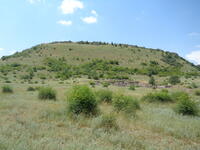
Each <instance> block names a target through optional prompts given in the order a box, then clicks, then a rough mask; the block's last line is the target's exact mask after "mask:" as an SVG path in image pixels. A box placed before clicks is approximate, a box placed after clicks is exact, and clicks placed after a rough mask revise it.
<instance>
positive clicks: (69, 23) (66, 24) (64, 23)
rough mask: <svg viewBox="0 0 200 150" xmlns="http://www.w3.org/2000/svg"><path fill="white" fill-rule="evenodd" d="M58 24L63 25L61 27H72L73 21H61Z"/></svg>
mask: <svg viewBox="0 0 200 150" xmlns="http://www.w3.org/2000/svg"><path fill="white" fill-rule="evenodd" d="M57 23H58V24H61V25H64V26H70V25H72V21H71V20H68V21H66V20H60V21H58V22H57Z"/></svg>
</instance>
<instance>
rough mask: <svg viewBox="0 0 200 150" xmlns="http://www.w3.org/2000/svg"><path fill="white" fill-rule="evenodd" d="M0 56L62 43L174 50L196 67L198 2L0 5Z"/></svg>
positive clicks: (78, 0) (63, 0)
mask: <svg viewBox="0 0 200 150" xmlns="http://www.w3.org/2000/svg"><path fill="white" fill-rule="evenodd" d="M0 3H1V4H0V19H1V22H0V56H3V55H9V54H11V53H14V52H15V51H21V50H23V49H26V48H29V47H32V46H34V45H36V44H40V43H47V42H52V41H63V40H72V41H79V40H88V41H105V42H116V43H127V44H133V45H139V46H145V47H150V48H160V49H163V50H168V51H173V52H176V53H178V54H179V55H181V56H183V57H185V58H187V59H188V60H191V61H192V62H194V63H199V64H200V9H199V8H200V0H12V1H10V0H1V2H0Z"/></svg>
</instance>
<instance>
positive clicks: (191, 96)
mask: <svg viewBox="0 0 200 150" xmlns="http://www.w3.org/2000/svg"><path fill="white" fill-rule="evenodd" d="M199 74H200V72H199V69H197V67H196V66H195V65H193V64H191V63H189V62H187V61H186V60H184V59H183V58H181V57H179V56H178V55H177V54H174V53H170V52H165V51H162V50H159V49H157V50H154V49H148V48H144V47H138V46H131V45H126V44H115V43H111V44H109V43H104V42H84V41H80V42H76V43H74V42H71V41H67V42H53V43H49V44H41V45H38V46H35V47H32V48H30V49H28V50H25V51H23V52H18V53H15V54H14V55H11V56H6V57H2V59H1V60H0V84H1V85H2V86H1V87H3V88H2V92H0V125H1V130H0V135H1V136H0V149H2V150H4V149H5V150H13V149H16V150H18V149H19V150H21V149H28V150H35V149H37V150H54V149H91V150H116V149H120V150H132V149H138V150H143V149H147V150H150V149H161V150H162V149H181V150H182V149H183V150H188V149H194V150H195V149H199V147H200V142H199V141H200V138H199V135H200V126H199V124H200V119H199V115H200V114H199V109H200V107H199V106H200V105H199V104H200V101H199V95H200V94H199V93H200V92H199V89H198V87H199V86H200V78H199ZM3 85H5V86H3ZM87 85H88V86H87ZM51 87H53V88H51ZM13 89H14V92H13ZM12 92H13V94H5V93H12ZM38 99H40V100H38Z"/></svg>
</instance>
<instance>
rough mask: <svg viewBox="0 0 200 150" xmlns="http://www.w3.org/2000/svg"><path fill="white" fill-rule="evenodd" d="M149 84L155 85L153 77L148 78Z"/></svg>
mask: <svg viewBox="0 0 200 150" xmlns="http://www.w3.org/2000/svg"><path fill="white" fill-rule="evenodd" d="M149 84H150V85H151V86H155V85H156V81H155V79H154V77H153V76H151V77H150V79H149Z"/></svg>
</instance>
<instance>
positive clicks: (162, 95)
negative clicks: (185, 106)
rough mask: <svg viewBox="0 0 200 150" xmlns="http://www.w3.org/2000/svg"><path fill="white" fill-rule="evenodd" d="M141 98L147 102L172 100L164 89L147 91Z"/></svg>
mask: <svg viewBox="0 0 200 150" xmlns="http://www.w3.org/2000/svg"><path fill="white" fill-rule="evenodd" d="M142 100H144V101H148V102H171V101H173V99H172V97H171V96H170V95H169V93H168V92H166V91H159V92H155V93H149V94H147V95H145V96H144V97H143V98H142Z"/></svg>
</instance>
